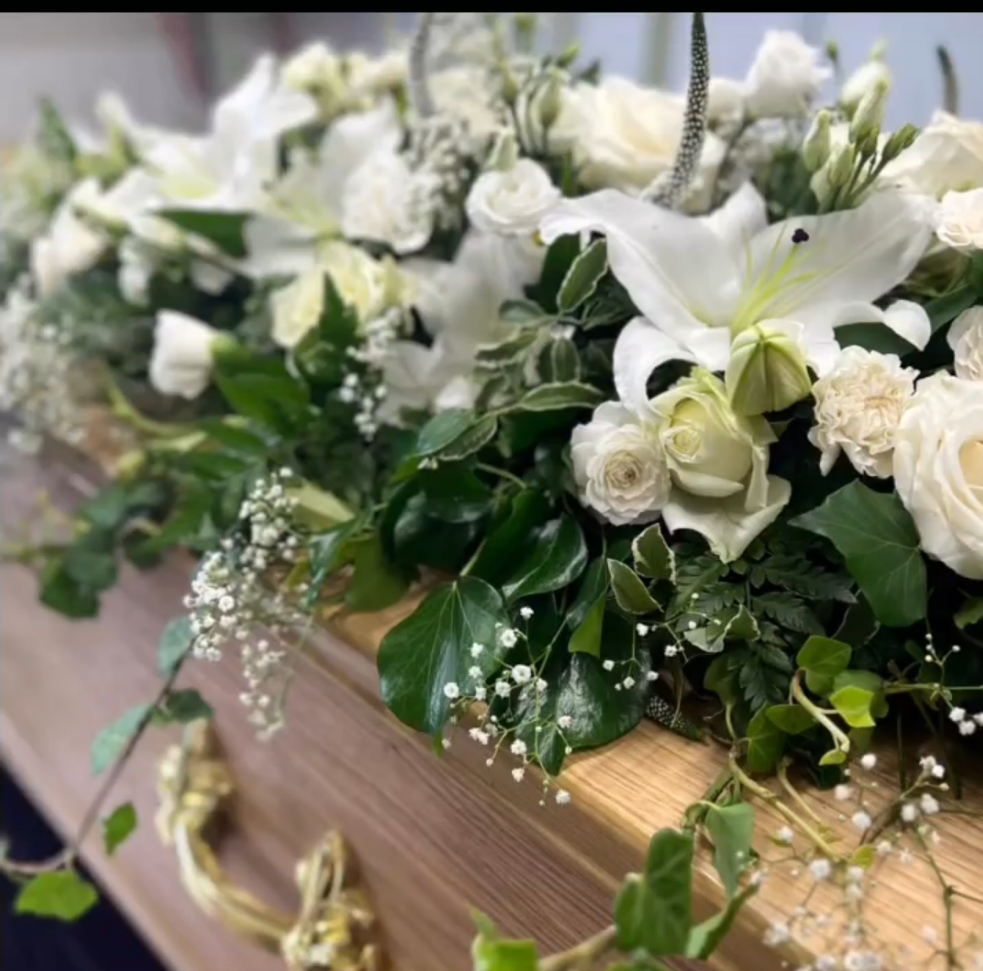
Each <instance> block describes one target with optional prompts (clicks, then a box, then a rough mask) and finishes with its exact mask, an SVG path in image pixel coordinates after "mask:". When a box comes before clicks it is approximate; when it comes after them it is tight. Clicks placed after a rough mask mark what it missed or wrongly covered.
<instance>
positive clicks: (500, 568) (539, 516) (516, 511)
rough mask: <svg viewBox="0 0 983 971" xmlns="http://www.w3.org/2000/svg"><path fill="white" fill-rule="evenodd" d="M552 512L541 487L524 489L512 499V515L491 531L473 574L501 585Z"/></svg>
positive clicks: (477, 557) (472, 568)
mask: <svg viewBox="0 0 983 971" xmlns="http://www.w3.org/2000/svg"><path fill="white" fill-rule="evenodd" d="M548 512H549V504H548V503H547V501H546V497H545V496H544V495H543V494H542V493H541V492H540V491H539V490H538V489H524V490H523V491H522V492H519V493H517V494H516V495H515V496H514V497H513V498H512V502H511V507H510V510H509V514H508V517H507V518H506V519H505V520H504V521H503V522H502V523H501V524H500V525H498V526H496V527H495V528H494V529H492V530H491V532H489V534H488V535H487V537H486V538H485V541H484V542H483V543H482V544H481V547H480V549H479V550H478V552H477V554H476V555H475V558H474V562H473V563H472V565H471V569H470V570H469V571H468V572H469V573H470V575H471V576H473V577H478V578H479V579H481V580H487V581H488V582H489V583H493V584H499V583H501V582H502V581H503V580H504V579H505V578H506V577H508V576H509V574H510V573H511V572H512V569H513V564H514V563H515V562H516V559H517V558H518V559H519V561H520V562H521V557H522V556H523V555H524V553H525V552H526V550H527V549H528V548H529V547H531V546H532V545H533V543H534V542H535V538H536V537H537V536H538V533H537V531H536V530H537V527H538V526H539V525H540V524H541V523H542V522H543V520H544V519H545V518H546V516H547V514H548Z"/></svg>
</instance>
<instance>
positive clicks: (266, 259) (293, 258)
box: [239, 215, 316, 279]
mask: <svg viewBox="0 0 983 971" xmlns="http://www.w3.org/2000/svg"><path fill="white" fill-rule="evenodd" d="M244 235H245V237H246V248H247V250H248V252H249V256H248V257H247V258H246V259H245V260H243V261H242V262H241V263H240V264H239V269H240V270H241V272H242V273H243V274H245V275H246V276H249V277H252V278H254V279H261V278H263V277H269V276H278V275H280V274H283V275H284V276H295V275H296V274H298V273H303V272H304V270H308V269H310V268H311V267H312V266H313V265H314V264H315V262H316V254H315V249H314V237H313V235H312V233H311V231H310V230H308V229H305V228H304V227H303V226H298V225H297V224H296V223H289V222H285V221H283V220H281V219H274V218H273V217H271V216H263V215H259V216H255V217H254V218H252V219H250V220H248V221H247V223H246V227H245V232H244Z"/></svg>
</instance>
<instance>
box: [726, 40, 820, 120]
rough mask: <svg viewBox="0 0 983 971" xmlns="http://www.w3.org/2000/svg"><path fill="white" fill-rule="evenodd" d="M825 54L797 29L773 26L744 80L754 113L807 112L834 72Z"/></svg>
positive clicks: (776, 115)
mask: <svg viewBox="0 0 983 971" xmlns="http://www.w3.org/2000/svg"><path fill="white" fill-rule="evenodd" d="M821 57H822V55H821V52H820V51H819V50H818V49H817V48H815V47H811V46H810V45H809V44H807V43H806V42H805V41H804V40H803V39H802V38H801V37H800V36H799V35H798V34H796V33H795V32H794V31H790V30H769V31H768V32H767V33H766V34H765V36H764V40H762V42H761V46H760V47H759V48H758V53H757V54H756V55H755V58H754V63H753V64H752V65H751V69H750V70H749V71H748V73H747V77H746V78H745V81H744V87H745V91H746V95H747V109H748V111H749V112H750V114H751V115H752V116H753V117H755V118H797V117H800V116H802V115H805V114H806V113H807V111H808V109H809V105H810V104H811V103H812V102H813V101H814V100H815V98H816V96H817V95H818V94H819V89H820V88H821V87H822V86H823V84H824V83H825V82H826V80H827V79H828V78H829V77H830V76H831V75H832V73H833V72H832V71H831V70H830V68H828V67H826V66H825V65H823V64H821V63H820V58H821Z"/></svg>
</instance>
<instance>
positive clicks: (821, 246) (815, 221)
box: [751, 191, 932, 324]
mask: <svg viewBox="0 0 983 971" xmlns="http://www.w3.org/2000/svg"><path fill="white" fill-rule="evenodd" d="M797 229H802V230H804V231H805V232H806V233H807V234H808V237H809V238H808V240H806V241H805V242H802V243H793V242H792V237H793V234H794V233H795V231H796V230H797ZM931 235H932V225H931V220H930V216H929V213H928V209H927V207H926V205H925V203H924V202H923V201H922V200H919V199H917V198H915V197H912V196H907V195H902V194H901V193H899V192H894V191H885V192H879V193H877V194H875V195H873V196H871V197H870V198H869V199H868V200H867V201H866V202H865V203H864V204H863V205H862V206H860V207H859V208H858V209H852V210H850V211H849V212H835V213H830V214H828V215H825V216H804V217H801V218H796V219H789V220H785V221H784V222H781V223H776V224H775V225H774V226H769V227H768V229H766V230H765V231H764V232H762V233H759V234H758V236H757V237H755V239H754V241H753V242H752V244H751V265H752V276H753V278H754V280H755V281H756V283H757V288H756V289H757V293H756V295H755V296H756V299H755V315H756V318H757V319H758V320H760V319H761V318H763V317H787V318H791V319H795V320H801V321H802V322H803V323H807V324H808V323H809V322H810V321H809V320H808V319H807V318H806V311H807V310H808V309H810V308H813V307H815V306H816V305H817V304H824V305H826V308H827V310H828V309H829V308H830V307H831V306H832V305H836V304H844V303H846V304H860V303H873V301H875V300H877V299H878V298H880V297H882V296H884V294H886V293H888V292H889V291H890V290H891V289H892V288H893V287H895V286H896V285H897V284H899V283H901V281H902V280H905V279H906V278H907V277H908V275H909V274H910V273H911V271H912V270H913V269H914V267H915V264H917V263H918V261H919V260H920V259H921V257H922V255H923V254H924V252H925V248H926V246H927V245H928V242H929V240H930V238H931ZM793 251H794V252H793Z"/></svg>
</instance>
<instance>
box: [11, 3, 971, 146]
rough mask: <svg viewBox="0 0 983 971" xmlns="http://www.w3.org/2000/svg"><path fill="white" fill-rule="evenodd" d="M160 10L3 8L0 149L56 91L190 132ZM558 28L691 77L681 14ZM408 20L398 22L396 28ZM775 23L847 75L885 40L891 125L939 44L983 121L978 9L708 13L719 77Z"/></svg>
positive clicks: (617, 58)
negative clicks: (103, 100)
mask: <svg viewBox="0 0 983 971" xmlns="http://www.w3.org/2000/svg"><path fill="white" fill-rule="evenodd" d="M158 16H159V15H157V14H155V13H0V91H2V92H3V95H2V98H0V143H3V142H9V141H11V140H13V139H16V138H17V137H19V136H20V135H21V134H22V133H23V132H24V131H25V129H26V127H27V125H28V124H29V121H30V118H31V115H32V111H33V106H34V104H35V102H36V100H37V98H38V97H39V96H41V95H42V94H47V95H49V96H51V97H52V98H53V99H54V100H55V101H56V102H57V103H58V105H59V106H60V107H61V109H62V111H63V112H64V113H65V114H66V115H68V116H70V117H73V118H78V119H80V120H85V119H88V118H89V117H90V116H91V105H92V103H93V101H94V99H95V97H96V95H97V94H98V93H99V92H100V91H101V90H104V89H106V88H115V89H116V90H118V91H120V92H121V93H123V94H124V95H125V97H126V100H127V101H128V102H129V103H130V104H131V106H132V108H133V110H134V111H135V112H136V113H137V114H138V115H139V116H140V117H142V118H144V119H146V120H148V121H152V122H157V123H160V124H171V125H182V126H185V125H187V126H191V125H196V124H198V123H199V122H200V120H201V119H202V117H203V108H202V106H201V103H200V101H199V100H198V99H197V97H196V95H195V94H194V92H193V90H192V89H191V88H190V87H189V86H188V84H187V83H186V81H185V80H184V79H183V78H182V76H181V73H180V70H179V67H178V64H177V61H176V59H175V56H174V52H173V51H172V50H171V49H170V48H169V46H168V44H167V42H166V40H165V37H164V35H163V33H162V31H161V28H160V23H159V20H158ZM205 16H206V18H207V22H208V25H209V30H208V32H207V33H208V36H209V37H210V39H211V43H212V45H213V49H214V60H215V74H216V77H217V80H218V81H219V82H220V83H222V84H228V83H229V82H230V81H231V80H232V79H233V78H234V77H235V76H236V75H237V74H239V73H241V72H242V71H243V70H244V69H245V68H246V67H247V66H248V64H249V62H250V60H251V58H252V57H253V56H255V54H256V53H258V52H259V51H260V50H262V49H264V48H266V47H267V46H268V45H269V37H270V36H271V35H270V30H271V25H270V22H269V19H268V18H269V16H270V15H267V14H261V13H211V14H207V15H205ZM291 16H292V18H293V25H292V33H293V36H294V37H295V39H296V40H297V41H298V42H299V41H304V40H309V39H313V38H315V37H324V36H327V37H329V38H330V39H331V40H332V41H333V42H334V43H335V44H336V45H337V46H339V47H351V46H364V47H372V46H376V45H377V43H378V42H379V40H380V38H381V37H382V34H383V28H384V24H385V22H386V18H387V17H393V16H396V15H391V14H381V13H373V12H359V13H298V14H293V15H291ZM560 16H561V18H563V19H562V20H561V21H560V23H559V24H558V25H557V29H558V31H559V33H561V34H562V33H564V32H566V33H569V32H570V31H571V30H573V29H576V30H577V32H578V34H579V36H580V39H581V42H582V44H583V48H584V53H585V56H587V57H588V58H594V57H599V58H601V59H602V61H603V63H604V65H605V68H606V70H607V71H608V72H610V73H617V74H624V75H628V76H630V77H635V78H649V77H652V76H653V75H652V73H651V69H652V61H653V56H652V55H653V51H654V50H655V49H656V47H657V46H658V44H659V41H658V39H657V38H656V36H655V34H656V28H659V29H662V30H663V31H664V33H663V37H662V43H663V44H664V45H665V47H666V50H667V57H666V59H665V64H664V72H663V73H664V75H665V78H666V80H667V82H668V83H669V85H670V86H673V87H677V88H679V87H682V86H683V85H685V81H686V56H687V55H686V52H687V37H688V31H689V25H688V17H687V15H686V14H679V13H676V14H652V15H645V14H639V13H589V14H580V15H574V14H567V15H560ZM412 17H413V15H412V14H400V15H398V17H397V20H398V21H399V24H400V26H402V27H407V26H409V24H410V23H411V22H412ZM768 28H784V29H795V30H799V31H800V32H802V33H803V34H804V35H805V36H806V37H807V38H808V39H809V40H811V41H812V42H813V43H822V42H823V41H824V40H825V39H827V38H833V39H835V40H836V41H837V42H838V44H839V46H840V50H841V55H842V61H843V63H844V65H845V67H846V69H847V70H848V71H849V70H851V69H852V68H853V67H855V66H856V65H857V64H859V63H860V62H861V61H863V60H864V58H865V57H866V55H867V52H868V51H869V50H870V47H871V46H872V44H873V43H874V42H875V41H877V40H878V39H881V38H883V39H885V40H887V42H888V60H889V62H890V63H891V65H892V66H893V67H894V70H895V88H894V94H893V97H892V105H891V114H890V117H889V121H890V122H891V123H893V124H899V123H901V122H902V121H906V120H911V121H914V122H916V123H923V122H925V121H926V120H927V119H928V117H929V115H930V114H931V112H932V110H933V109H934V108H935V107H936V106H937V104H938V102H939V98H940V92H941V82H940V79H939V73H938V68H937V65H936V55H935V47H936V45H938V44H940V43H941V44H945V45H946V46H947V47H948V49H949V51H950V53H951V54H952V56H953V59H954V61H955V63H956V66H957V70H958V73H959V78H960V87H961V89H962V106H963V113H964V114H967V115H971V116H974V117H979V118H983V58H981V57H980V52H981V50H983V14H978V13H830V14H803V13H711V14H708V29H709V36H710V47H711V60H712V66H713V71H714V73H715V74H723V75H729V76H732V77H740V76H742V75H743V73H744V72H745V71H746V69H747V67H748V65H749V64H750V62H751V59H752V57H753V55H754V50H755V48H756V46H757V44H758V42H759V40H760V38H761V35H762V34H763V32H764V31H765V30H767V29H768Z"/></svg>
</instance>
